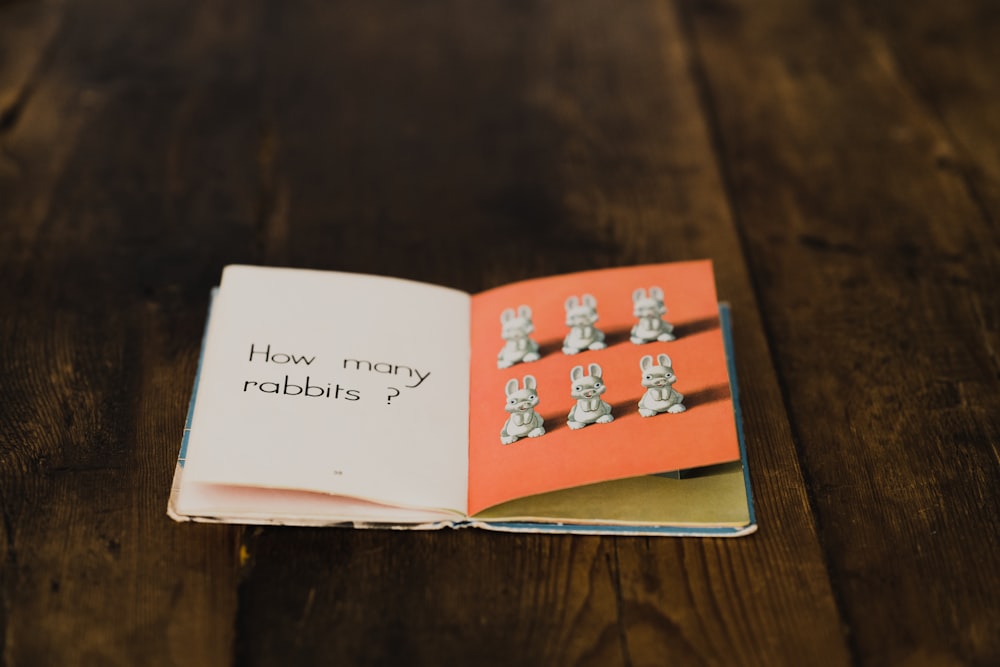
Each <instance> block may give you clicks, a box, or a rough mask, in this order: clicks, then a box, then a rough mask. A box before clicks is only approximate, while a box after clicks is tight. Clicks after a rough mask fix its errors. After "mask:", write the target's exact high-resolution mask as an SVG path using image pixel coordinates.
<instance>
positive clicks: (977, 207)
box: [683, 0, 1000, 665]
mask: <svg viewBox="0 0 1000 667" xmlns="http://www.w3.org/2000/svg"><path fill="white" fill-rule="evenodd" d="M683 6H684V8H685V15H686V16H687V17H688V20H689V22H690V24H691V25H692V29H693V31H694V34H695V36H696V42H697V45H698V46H697V48H698V53H699V55H700V57H701V58H702V59H703V61H704V73H705V79H706V97H707V98H708V99H710V100H711V101H712V107H713V109H714V110H715V121H716V129H717V132H718V135H717V136H718V138H717V142H718V145H719V147H720V151H721V153H722V155H723V159H724V163H725V164H726V165H727V179H728V183H729V186H730V191H731V193H732V197H733V201H734V202H735V206H736V208H737V210H739V212H740V214H739V218H738V222H739V227H740V230H741V234H742V235H743V237H744V238H745V240H746V246H747V249H748V251H749V263H750V266H751V270H752V273H753V275H754V277H755V278H756V280H757V288H758V291H757V293H758V296H759V298H760V303H761V307H762V309H763V312H764V318H765V321H766V322H767V325H768V330H769V334H770V335H769V339H770V342H771V344H772V349H773V350H774V353H775V359H776V364H777V368H778V370H779V375H780V377H781V378H782V379H783V386H784V392H785V396H786V399H787V401H788V403H789V405H790V414H791V418H792V424H793V427H794V431H795V433H796V439H797V441H798V442H799V451H800V455H801V457H802V461H803V465H804V472H805V475H806V479H807V481H808V483H809V487H810V489H811V491H812V494H811V495H812V499H813V502H814V504H815V507H816V512H817V518H818V522H819V526H820V528H821V530H820V537H821V540H822V542H823V545H824V549H825V552H826V554H827V558H828V560H829V562H830V567H831V574H832V578H833V582H834V586H835V590H836V593H837V597H838V599H839V600H840V601H841V604H842V609H843V613H844V616H845V619H846V621H847V625H848V627H849V628H850V630H851V641H852V648H853V651H854V654H855V659H856V660H857V661H858V662H861V663H864V664H914V665H922V664H927V665H930V664H935V665H938V664H994V663H996V662H997V661H998V660H1000V604H998V600H1000V578H998V575H997V572H998V571H1000V550H998V549H997V546H998V545H997V531H996V525H995V517H996V516H997V514H998V510H1000V501H998V496H997V494H996V489H997V488H998V485H1000V467H998V466H997V443H998V442H1000V423H998V421H997V415H1000V391H998V388H1000V387H998V363H997V356H996V341H997V337H996V331H997V321H998V318H997V307H998V304H997V299H996V286H997V285H998V284H1000V273H998V271H1000V261H998V260H1000V252H998V248H1000V245H998V243H997V241H998V238H997V228H996V224H995V220H996V197H995V192H996V187H997V174H998V172H997V170H996V164H995V162H996V153H995V150H994V149H993V148H992V147H995V146H996V143H997V139H998V136H1000V134H998V131H997V126H996V114H995V113H994V114H993V116H992V117H988V111H987V110H988V109H996V108H997V104H998V101H1000V100H998V95H1000V88H998V86H997V85H996V83H997V81H996V77H997V74H996V70H995V68H994V67H992V62H995V55H996V49H997V45H996V40H995V36H996V34H997V28H998V22H1000V17H998V16H997V14H996V12H995V8H994V7H992V3H974V2H970V3H950V4H948V5H947V6H945V5H941V4H939V3H933V2H918V3H912V2H908V3H884V2H883V3H874V4H873V5H872V6H871V7H869V6H868V3H861V2H858V3H839V4H815V3H814V4H808V5H807V4H803V3H797V2H785V1H780V0H779V1H775V2H766V3H760V2H741V1H738V0H734V1H725V2H713V3H707V4H706V3H694V2H684V3H683ZM987 8H989V9H987ZM866 17H868V18H866ZM987 35H992V37H987ZM965 36H972V39H969V40H966V39H965ZM962 65H968V67H963V66H962ZM987 70H989V72H990V74H989V75H986V74H985V72H986V71H987ZM983 77H986V78H985V79H984V78H983Z"/></svg>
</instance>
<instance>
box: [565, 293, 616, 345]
mask: <svg viewBox="0 0 1000 667" xmlns="http://www.w3.org/2000/svg"><path fill="white" fill-rule="evenodd" d="M595 322H597V299H595V298H594V297H593V296H591V295H590V294H584V295H583V299H582V300H581V299H578V298H577V297H575V296H571V297H569V298H568V299H566V326H568V327H569V333H568V334H567V335H566V338H565V339H564V340H563V348H562V351H563V353H564V354H576V353H577V352H583V351H584V350H602V349H604V348H605V347H607V344H606V343H605V342H604V333H603V332H601V331H600V330H598V329H597V327H595V326H594V323H595Z"/></svg>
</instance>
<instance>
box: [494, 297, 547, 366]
mask: <svg viewBox="0 0 1000 667" xmlns="http://www.w3.org/2000/svg"><path fill="white" fill-rule="evenodd" d="M534 330H535V325H534V323H533V322H532V321H531V308H529V307H528V306H525V305H522V306H519V307H518V309H517V312H516V313H515V312H514V309H513V308H507V309H505V310H504V311H503V312H502V313H500V336H501V337H502V338H503V339H504V341H505V342H504V345H503V347H502V348H500V354H499V355H498V356H497V368H510V367H511V366H513V365H514V364H516V363H519V362H522V361H524V362H529V361H536V360H537V359H538V358H539V354H538V343H536V342H535V341H533V340H531V338H529V336H530V335H531V333H532V332H533V331H534Z"/></svg>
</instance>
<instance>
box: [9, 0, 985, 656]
mask: <svg viewBox="0 0 1000 667" xmlns="http://www.w3.org/2000/svg"><path fill="white" fill-rule="evenodd" d="M998 63H1000V8H998V5H997V3H996V2H994V1H993V0H979V1H974V0H969V1H961V2H958V1H956V2H950V3H941V2H936V1H935V0H919V1H917V2H912V1H904V0H896V1H888V0H844V1H842V2H811V3H805V2H800V1H797V0H706V1H700V0H674V1H664V2H639V1H636V2H610V1H608V2H591V1H587V2H540V1H539V2H534V1H525V2H511V1H508V0H494V1H492V2H485V1H483V2H467V1H463V0H454V1H453V2H419V3H418V2H412V1H409V0H398V1H392V2H390V1H385V0H381V1H375V2H351V3H347V2H280V1H277V0H275V1H270V2H268V1H263V0H260V1H249V0H232V1H229V2H206V1H184V2H182V1H178V0H162V1H155V2H154V1H144V2H126V1H124V0H119V1H111V0H93V1H88V2H82V1H70V0H66V1H60V0H48V1H45V0H21V1H17V0H15V1H11V0H0V510H2V512H0V516H2V522H0V664H2V665H4V666H5V667H27V666H33V665H226V664H240V665H286V664H343V665H352V664H364V665H368V664H383V665H398V664H413V665H480V664H484V665H563V664H571V665H741V664H747V665H821V664H822V665H845V664H856V665H903V666H906V667H919V666H924V665H945V666H952V665H995V664H1000V574H998V572H1000V544H998V542H1000V540H998V528H997V519H998V515H1000V494H998V490H1000V464H998V453H997V452H998V443H1000V391H998V388H1000V387H998V385H1000V357H998V354H1000V353H998V350H1000V299H998V296H997V290H998V285H1000V229H998V222H997V221H998V219H1000V66H998ZM701 257H710V258H712V259H713V260H714V261H715V262H716V267H717V273H718V282H719V288H720V292H721V296H722V297H723V298H725V299H727V300H729V301H731V302H732V304H733V314H734V323H735V338H736V350H737V366H738V373H739V376H740V380H741V384H742V386H743V395H742V396H743V410H744V414H745V419H746V432H747V438H748V447H749V457H750V465H751V477H752V482H753V486H754V492H755V496H756V503H757V512H758V518H759V522H760V531H759V532H758V533H757V534H756V535H754V536H752V537H749V538H744V539H739V540H729V541H727V540H715V539H703V540H698V539H689V540H677V539H633V538H596V537H556V536H524V535H503V534H491V533H488V532H485V531H444V532H439V533H431V534H425V533H394V532H383V531H345V530H331V529H327V530H311V529H275V528H267V529H260V528H248V527H241V526H206V525H180V524H175V523H173V522H172V521H170V520H169V519H168V518H167V517H166V515H165V514H164V510H165V505H166V499H167V493H168V488H169V483H170V478H171V475H172V472H173V463H174V460H175V457H176V454H177V448H178V444H179V438H180V431H181V427H182V424H183V421H184V414H185V410H186V404H187V400H188V394H189V390H190V385H191V381H192V379H193V375H194V368H195V363H196V359H197V354H198V349H199V341H200V337H201V328H202V326H203V323H204V313H205V307H206V303H207V299H208V290H209V288H210V287H211V286H212V285H213V284H215V282H216V281H217V279H218V277H219V273H220V270H221V268H222V266H224V265H225V264H227V263H233V262H247V263H260V264H276V265H286V266H306V267H314V268H329V269H340V270H349V271H362V272H370V273H384V274H390V275H396V276H402V277H407V278H414V279H419V280H426V281H432V282H437V283H441V284H445V285H450V286H454V287H458V288H462V289H465V290H469V291H476V290H480V289H484V288H487V287H490V286H493V285H496V284H499V283H502V282H506V281H510V280H515V279H520V278H526V277H532V276H539V275H547V274H551V273H557V272H564V271H571V270H578V269H587V268H594V267H604V266H615V265H623V264H634V263H643V262H656V261H670V260H682V259H690V258H701Z"/></svg>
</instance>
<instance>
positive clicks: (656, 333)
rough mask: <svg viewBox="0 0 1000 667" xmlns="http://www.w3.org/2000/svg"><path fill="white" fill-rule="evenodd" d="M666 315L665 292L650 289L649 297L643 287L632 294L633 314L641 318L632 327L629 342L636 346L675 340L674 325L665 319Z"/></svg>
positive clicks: (658, 289)
mask: <svg viewBox="0 0 1000 667" xmlns="http://www.w3.org/2000/svg"><path fill="white" fill-rule="evenodd" d="M666 313H667V307H666V306H665V305H663V290H662V289H660V288H659V287H650V288H649V295H647V294H646V290H644V289H642V288H641V287H640V288H639V289H637V290H635V291H634V292H632V314H633V315H635V316H636V317H637V318H639V321H638V322H636V323H635V326H633V327H632V332H631V335H630V336H629V340H630V341H632V342H633V343H635V344H636V345H642V344H643V343H652V342H653V341H661V342H665V341H671V340H675V339H676V336H674V325H672V324H670V323H669V322H667V321H665V320H664V319H663V316H664V315H666Z"/></svg>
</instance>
